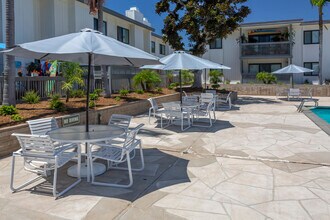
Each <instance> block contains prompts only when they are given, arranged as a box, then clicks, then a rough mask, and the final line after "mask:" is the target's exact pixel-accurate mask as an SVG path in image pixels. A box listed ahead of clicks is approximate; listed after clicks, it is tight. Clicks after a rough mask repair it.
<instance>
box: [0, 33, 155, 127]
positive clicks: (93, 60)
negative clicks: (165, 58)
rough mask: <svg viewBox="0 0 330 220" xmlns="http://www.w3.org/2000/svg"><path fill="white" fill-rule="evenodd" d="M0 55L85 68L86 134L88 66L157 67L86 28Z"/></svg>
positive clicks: (152, 59)
mask: <svg viewBox="0 0 330 220" xmlns="http://www.w3.org/2000/svg"><path fill="white" fill-rule="evenodd" d="M2 52H4V53H6V54H8V55H12V56H17V57H25V58H30V59H31V58H33V59H40V60H42V59H48V60H63V61H71V62H78V63H80V64H88V77H87V100H86V131H88V111H89V89H90V75H91V66H92V65H120V66H122V65H128V66H136V67H140V66H142V65H147V64H161V63H160V62H159V58H158V57H156V56H153V55H151V54H149V53H147V52H145V51H142V50H140V49H137V48H135V47H132V46H129V45H127V44H124V43H122V42H119V41H117V40H115V39H113V38H111V37H107V36H105V35H103V34H102V33H101V32H99V31H95V30H92V29H88V28H85V29H83V30H81V31H80V32H78V33H72V34H67V35H62V36H58V37H54V38H49V39H45V40H40V41H34V42H30V43H24V44H18V45H16V46H15V47H14V48H12V49H9V50H5V51H2Z"/></svg>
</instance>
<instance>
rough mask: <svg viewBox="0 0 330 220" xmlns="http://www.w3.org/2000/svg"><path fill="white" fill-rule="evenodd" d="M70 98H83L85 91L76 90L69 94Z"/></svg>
mask: <svg viewBox="0 0 330 220" xmlns="http://www.w3.org/2000/svg"><path fill="white" fill-rule="evenodd" d="M70 97H72V98H84V97H85V91H84V90H82V89H76V90H73V91H71V92H70Z"/></svg>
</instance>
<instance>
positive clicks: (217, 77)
mask: <svg viewBox="0 0 330 220" xmlns="http://www.w3.org/2000/svg"><path fill="white" fill-rule="evenodd" d="M209 75H210V82H211V83H212V84H214V85H216V84H219V83H220V82H221V81H222V80H221V77H223V73H222V72H221V71H219V70H211V71H210V73H209Z"/></svg>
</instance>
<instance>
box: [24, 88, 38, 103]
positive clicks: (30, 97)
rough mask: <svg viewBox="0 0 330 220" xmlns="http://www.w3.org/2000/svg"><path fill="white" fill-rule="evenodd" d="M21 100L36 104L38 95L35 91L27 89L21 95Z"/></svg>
mask: <svg viewBox="0 0 330 220" xmlns="http://www.w3.org/2000/svg"><path fill="white" fill-rule="evenodd" d="M23 101H24V102H26V103H28V104H36V103H39V101H40V96H39V95H38V93H36V92H35V91H28V92H26V93H25V95H24V96H23Z"/></svg>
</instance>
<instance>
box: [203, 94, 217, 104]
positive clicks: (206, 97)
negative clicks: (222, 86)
mask: <svg viewBox="0 0 330 220" xmlns="http://www.w3.org/2000/svg"><path fill="white" fill-rule="evenodd" d="M213 99H214V96H213V94H212V93H201V98H200V102H201V103H206V102H207V103H208V102H211V101H213Z"/></svg>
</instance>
